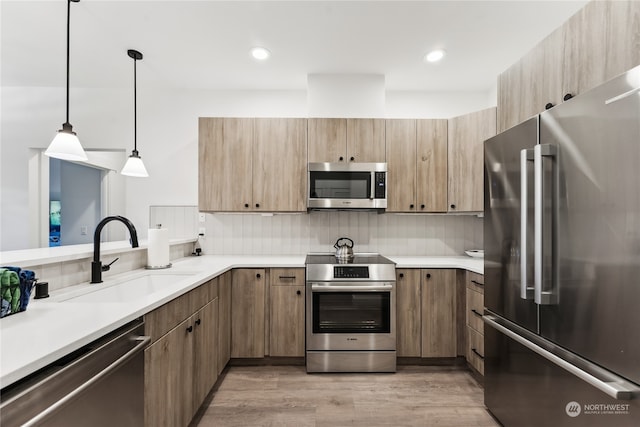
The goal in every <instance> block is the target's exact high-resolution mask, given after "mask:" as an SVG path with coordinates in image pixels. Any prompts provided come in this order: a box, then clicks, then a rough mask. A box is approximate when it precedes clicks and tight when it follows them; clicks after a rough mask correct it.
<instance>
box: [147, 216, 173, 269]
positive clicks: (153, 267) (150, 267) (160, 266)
mask: <svg viewBox="0 0 640 427" xmlns="http://www.w3.org/2000/svg"><path fill="white" fill-rule="evenodd" d="M156 228H157V229H160V228H162V224H156ZM147 250H149V249H148V248H147ZM169 250H171V249H169ZM171 266H172V264H171V263H168V264H166V265H147V266H145V267H144V268H145V269H147V270H163V269H166V268H170V267H171Z"/></svg>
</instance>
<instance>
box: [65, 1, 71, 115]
mask: <svg viewBox="0 0 640 427" xmlns="http://www.w3.org/2000/svg"><path fill="white" fill-rule="evenodd" d="M70 28H71V0H67V121H66V122H65V123H66V124H69V39H70Z"/></svg>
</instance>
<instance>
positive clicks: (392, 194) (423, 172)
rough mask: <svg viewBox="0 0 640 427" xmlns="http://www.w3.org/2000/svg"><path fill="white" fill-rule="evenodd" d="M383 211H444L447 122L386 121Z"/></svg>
mask: <svg viewBox="0 0 640 427" xmlns="http://www.w3.org/2000/svg"><path fill="white" fill-rule="evenodd" d="M386 140H387V143H386V148H387V168H388V180H387V186H388V187H387V212H446V210H447V121H446V120H438V119H422V120H414V119H390V120H386Z"/></svg>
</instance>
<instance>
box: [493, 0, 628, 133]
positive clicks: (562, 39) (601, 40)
mask: <svg viewBox="0 0 640 427" xmlns="http://www.w3.org/2000/svg"><path fill="white" fill-rule="evenodd" d="M639 64H640V2H638V1H636V0H626V1H625V0H619V1H618V0H607V1H591V2H589V3H587V4H586V5H585V7H584V8H582V9H581V10H580V11H578V12H577V13H576V14H575V15H573V16H572V17H571V18H569V19H568V20H567V21H566V22H565V23H564V24H563V25H562V26H561V27H559V28H558V29H556V30H555V31H554V32H553V33H551V34H550V35H549V36H548V37H546V38H545V39H544V40H543V41H542V42H540V43H539V44H538V45H537V46H535V47H534V48H533V49H532V50H531V51H530V52H528V53H527V54H526V55H525V56H524V57H522V58H521V59H520V60H519V61H518V62H516V63H515V64H513V65H512V66H511V67H510V68H509V69H507V70H506V71H505V72H504V73H502V74H501V75H500V76H499V77H498V131H499V132H502V131H504V130H506V129H508V128H510V127H512V126H515V125H516V124H518V123H521V122H523V121H524V120H526V119H528V118H529V117H531V116H534V115H536V114H538V113H541V112H543V111H544V110H545V109H546V108H551V107H553V106H555V105H558V104H559V103H561V102H564V101H566V100H568V99H570V97H573V96H576V95H579V94H580V93H583V92H585V91H587V90H589V89H592V88H594V87H596V86H598V85H599V84H602V83H604V82H606V81H607V80H609V79H611V78H613V77H615V76H616V75H618V74H621V73H623V72H625V71H627V70H629V69H631V68H633V67H635V66H637V65H639Z"/></svg>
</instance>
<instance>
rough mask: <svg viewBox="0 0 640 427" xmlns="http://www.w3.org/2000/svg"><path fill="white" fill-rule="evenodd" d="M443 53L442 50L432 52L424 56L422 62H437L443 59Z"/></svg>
mask: <svg viewBox="0 0 640 427" xmlns="http://www.w3.org/2000/svg"><path fill="white" fill-rule="evenodd" d="M444 53H445V52H444V50H442V49H436V50H432V51H431V52H429V53H427V54H426V55H425V57H424V60H425V61H427V62H438V61H440V60H441V59H442V58H444Z"/></svg>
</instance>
